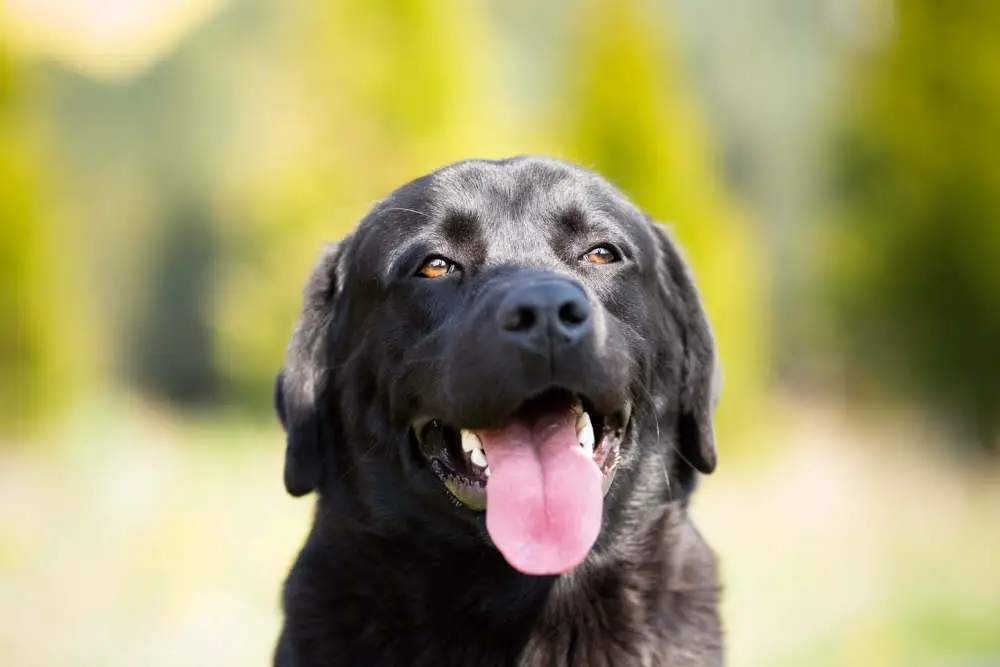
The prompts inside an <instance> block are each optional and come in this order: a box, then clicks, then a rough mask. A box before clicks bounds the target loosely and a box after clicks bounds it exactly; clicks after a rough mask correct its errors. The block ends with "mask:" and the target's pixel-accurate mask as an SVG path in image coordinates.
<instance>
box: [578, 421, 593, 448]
mask: <svg viewBox="0 0 1000 667" xmlns="http://www.w3.org/2000/svg"><path fill="white" fill-rule="evenodd" d="M576 432H577V435H579V436H580V446H581V447H583V449H584V451H585V452H587V453H588V454H593V453H594V443H595V438H594V425H593V424H591V423H590V415H588V414H587V413H586V412H584V413H583V415H582V416H581V417H579V418H578V419H577V420H576Z"/></svg>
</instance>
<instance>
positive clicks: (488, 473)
mask: <svg viewBox="0 0 1000 667" xmlns="http://www.w3.org/2000/svg"><path fill="white" fill-rule="evenodd" d="M483 474H484V475H485V476H486V477H489V476H490V467H489V466H486V469H485V470H483Z"/></svg>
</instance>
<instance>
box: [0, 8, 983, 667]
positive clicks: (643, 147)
mask: <svg viewBox="0 0 1000 667" xmlns="http://www.w3.org/2000/svg"><path fill="white" fill-rule="evenodd" d="M998 147H1000V3H997V2H995V0H965V1H964V2H961V3H945V2H941V1H940V0H895V1H893V0H715V1H713V2H701V1H699V0H673V2H664V3H656V2H652V1H648V2H644V1H642V0H580V1H579V2H569V1H568V0H554V1H550V2H545V3H539V2H530V1H529V0H506V1H504V0H478V1H462V0H437V1H435V0H386V1H383V2H368V3H363V2H349V1H347V0H331V1H328V2H306V1H304V0H104V1H103V2H96V1H93V2H88V1H87V0H47V1H45V2H43V1H42V0H2V1H0V222H2V232H3V233H2V237H0V312H2V313H3V314H4V326H3V327H2V328H0V363H2V366H0V664H2V665H5V666H11V667H42V666H50V665H51V666H54V665H61V666H62V665H80V666H84V665H99V666H109V667H110V666H113V665H134V664H143V665H180V664H185V665H188V664H190V665H218V666H224V665H246V664H268V661H269V660H270V652H271V647H272V645H273V642H274V639H275V637H276V633H277V628H278V623H279V615H278V593H279V587H280V584H281V580H282V578H283V576H284V573H285V569H286V568H287V567H288V565H289V563H290V560H291V558H292V557H293V556H294V553H295V551H296V549H297V548H298V547H299V545H300V543H301V540H302V538H303V536H304V532H305V530H306V529H307V526H308V522H309V519H310V512H311V503H310V502H309V501H308V500H303V501H295V500H293V499H291V498H290V497H288V496H286V495H285V493H284V490H283V487H282V483H281V465H282V457H283V451H282V447H283V442H282V437H281V434H280V432H279V430H278V428H277V425H276V422H275V420H274V418H273V417H272V415H271V412H270V403H269V401H270V390H271V386H272V385H271V382H272V378H273V374H274V372H275V370H276V369H277V368H278V366H279V364H280V362H281V358H282V354H283V349H284V346H285V344H286V343H287V340H288V337H289V335H290V332H291V327H292V324H293V321H294V318H295V316H296V312H297V308H298V303H299V295H300V291H301V288H302V285H303V283H304V281H305V278H306V276H307V274H308V272H309V270H310V268H311V266H312V262H313V261H314V259H315V257H316V255H317V253H318V251H319V249H320V246H321V244H322V243H323V242H325V241H329V240H333V239H336V238H338V237H340V236H342V235H343V234H345V233H346V232H347V231H348V230H349V229H350V228H351V227H352V226H353V225H354V223H355V222H356V221H357V220H358V219H359V218H360V217H361V215H363V213H364V212H365V210H366V209H367V207H368V206H370V204H371V203H372V202H373V201H374V200H376V199H378V198H379V197H381V196H382V195H384V194H385V193H387V192H388V191H389V190H391V189H392V188H394V187H396V186H398V185H400V184H401V183H402V182H404V181H406V180H409V179H410V178H413V177H416V176H418V175H421V174H423V173H425V172H428V171H430V170H432V169H434V168H436V167H438V166H441V165H443V164H446V163H448V162H451V161H454V160H458V159H462V158H465V157H473V156H477V157H502V156H507V155H512V154H521V153H548V154H552V155H556V156H559V157H564V158H567V159H570V160H573V161H576V162H580V163H582V164H584V165H587V166H591V167H594V168H596V169H598V170H599V171H601V172H602V173H603V174H605V175H606V176H608V177H609V178H610V179H612V180H613V181H614V182H615V183H617V184H618V185H619V186H621V187H622V188H623V189H624V190H625V191H626V192H628V193H629V194H630V195H631V196H632V197H633V198H634V199H635V200H636V201H637V202H638V203H639V204H640V205H641V206H643V207H644V208H645V209H646V210H647V211H648V212H649V213H651V214H652V215H654V216H655V217H656V218H657V219H659V220H662V221H669V222H671V223H672V224H673V225H674V228H675V230H676V234H677V236H678V237H679V238H680V240H681V241H682V243H683V244H684V246H685V248H686V250H687V255H688V257H689V259H690V261H691V263H692V265H693V267H694V270H695V273H696V276H697V279H698V281H699V284H700V286H701V289H702V292H703V296H704V298H705V301H706V303H707V307H708V310H709V314H710V317H711V319H712V320H713V322H714V325H715V328H716V332H717V337H718V340H719V345H720V348H721V355H722V361H723V366H724V370H725V376H726V381H725V388H724V392H723V400H722V403H721V405H720V408H719V413H718V421H719V429H720V446H721V464H720V469H719V471H718V472H717V473H716V474H715V475H713V476H712V477H711V478H708V479H706V480H705V483H704V484H703V485H702V488H701V490H700V492H699V494H698V495H697V496H696V500H695V507H694V513H695V514H696V519H697V521H698V523H699V525H700V526H701V527H702V529H703V532H704V533H705V535H706V537H707V538H708V539H709V541H710V542H711V543H712V545H713V546H714V547H715V548H716V549H717V551H718V552H719V553H720V557H721V563H722V571H723V576H724V581H725V588H726V595H725V606H724V614H725V621H726V627H727V634H728V644H729V646H730V654H729V664H732V665H734V666H736V667H757V666H760V667H764V666H768V667H780V666H785V665H788V666H791V665H803V664H808V665H813V666H816V667H824V666H834V665H838V666H839V665H843V666H847V665H850V666H854V667H856V666H858V665H864V666H883V665H885V666H890V665H899V666H901V667H902V666H904V665H905V666H907V667H911V666H924V665H926V666H934V665H942V666H944V665H948V666H954V665H990V664H1000V465H998V463H1000V462H998V453H1000V451H998V450H1000V167H998V163H997V160H996V152H997V150H998Z"/></svg>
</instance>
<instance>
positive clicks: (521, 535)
mask: <svg viewBox="0 0 1000 667" xmlns="http://www.w3.org/2000/svg"><path fill="white" fill-rule="evenodd" d="M628 417H629V411H628V408H627V406H626V407H625V408H623V409H621V410H618V411H616V412H615V413H613V414H611V415H603V414H601V413H599V412H598V411H596V410H595V409H594V407H593V403H592V402H590V401H589V400H588V399H587V398H586V397H585V396H578V395H574V394H573V393H571V392H568V391H566V390H562V389H552V390H549V391H546V392H544V393H543V394H541V395H540V396H537V397H535V398H532V399H530V400H528V401H526V402H525V403H523V404H522V405H521V407H520V408H518V409H517V410H516V411H515V412H514V414H513V415H511V416H510V418H508V419H507V420H506V422H505V423H503V424H502V425H500V426H498V427H495V428H489V429H481V430H473V429H463V428H461V427H456V426H452V425H450V424H446V423H444V422H443V421H442V420H439V419H427V420H421V421H420V422H418V423H416V424H415V425H414V433H415V434H416V435H417V442H418V444H419V445H420V448H421V450H422V451H423V453H424V455H425V456H426V457H427V460H428V461H429V463H430V467H431V469H432V470H434V472H435V473H436V474H437V475H438V477H440V478H441V480H442V481H443V483H444V485H445V487H446V488H447V489H448V491H449V492H450V494H451V496H452V497H453V498H454V499H455V501H456V503H457V504H460V505H464V506H466V507H468V508H470V509H472V510H476V511H485V512H486V529H487V531H488V532H489V534H490V537H491V538H492V540H493V543H494V545H495V546H496V547H497V549H499V550H500V552H501V553H502V554H503V556H504V557H505V558H506V559H507V561H508V562H509V563H510V564H511V565H512V566H513V567H515V568H516V569H518V570H520V571H522V572H524V573H526V574H534V575H542V574H557V573H562V572H567V571H569V570H570V569H572V568H573V567H575V566H576V565H578V564H579V563H581V562H582V561H583V559H584V558H586V556H587V554H588V553H589V552H590V549H591V548H592V547H593V545H594V543H595V542H596V541H597V537H598V535H599V534H600V530H601V523H602V516H603V505H604V496H605V494H607V492H608V489H610V487H611V482H612V478H613V477H614V472H615V468H616V466H617V464H618V458H619V451H620V446H621V441H622V437H623V434H624V432H625V428H626V426H627V424H628Z"/></svg>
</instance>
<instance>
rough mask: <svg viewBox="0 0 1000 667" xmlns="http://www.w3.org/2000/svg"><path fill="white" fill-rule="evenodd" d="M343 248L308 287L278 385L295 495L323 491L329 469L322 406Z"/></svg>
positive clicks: (328, 252) (326, 258) (288, 478)
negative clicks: (326, 459) (322, 487)
mask: <svg viewBox="0 0 1000 667" xmlns="http://www.w3.org/2000/svg"><path fill="white" fill-rule="evenodd" d="M341 247H342V242H341V243H335V244H331V245H329V246H327V248H326V249H325V250H324V252H323V254H322V255H321V256H320V259H319V262H318V263H317V266H316V268H315V269H314V270H313V273H312V276H311V277H310V278H309V282H308V283H307V284H306V288H305V291H304V293H303V303H302V313H301V315H300V316H299V320H298V322H297V323H296V325H295V332H294V333H293V334H292V340H291V343H290V344H289V346H288V351H287V353H286V355H285V364H284V366H283V367H282V369H281V370H280V371H279V372H278V376H277V378H276V380H275V383H274V384H275V386H274V407H275V411H276V412H277V413H278V419H279V420H280V421H281V425H282V426H283V427H284V429H285V434H286V436H287V441H288V442H287V448H286V450H285V488H286V489H287V490H288V493H290V494H291V495H293V496H303V495H305V494H307V493H309V492H311V491H313V490H315V489H316V488H318V487H319V486H320V485H321V484H322V482H323V471H324V469H325V468H326V461H325V458H326V449H327V448H328V447H329V443H328V442H326V441H325V439H326V438H329V437H330V435H329V433H328V431H327V429H326V428H324V423H323V418H322V413H323V409H322V406H321V405H320V402H321V401H324V402H325V401H329V400H330V397H329V396H328V395H327V390H328V372H327V366H328V360H327V347H328V335H329V330H330V327H331V324H332V322H333V320H334V317H335V311H336V305H337V300H338V298H339V293H340V280H339V278H338V275H337V272H338V269H337V267H338V264H339V257H340V249H341Z"/></svg>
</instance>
